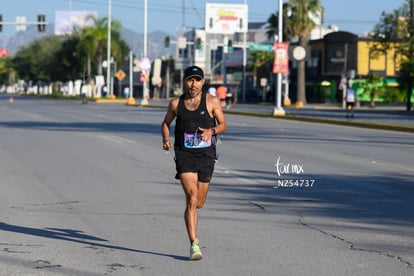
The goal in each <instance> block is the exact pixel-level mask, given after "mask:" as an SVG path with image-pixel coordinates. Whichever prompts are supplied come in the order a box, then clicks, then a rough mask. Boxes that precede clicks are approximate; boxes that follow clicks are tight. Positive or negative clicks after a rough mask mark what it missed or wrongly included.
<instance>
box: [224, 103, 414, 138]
mask: <svg viewBox="0 0 414 276" xmlns="http://www.w3.org/2000/svg"><path fill="white" fill-rule="evenodd" d="M283 109H284V111H285V113H286V115H285V116H284V117H280V118H281V119H291V120H301V121H313V122H320V123H334V124H342V125H350V126H359V127H369V128H377V129H389V130H398V131H405V132H414V111H410V112H408V111H406V107H405V105H399V106H391V105H379V106H377V107H375V108H371V107H368V106H362V107H358V108H355V117H354V118H352V119H349V118H346V111H345V109H343V108H342V107H340V106H338V105H334V104H308V105H305V106H304V107H303V108H295V107H294V106H288V107H283ZM273 110H274V106H273V105H270V104H260V103H259V104H243V103H242V104H238V105H236V106H234V107H233V108H232V109H231V110H229V111H227V112H228V113H242V112H248V113H251V112H253V113H257V114H258V115H265V114H267V115H269V116H272V115H273ZM252 115H253V114H252Z"/></svg>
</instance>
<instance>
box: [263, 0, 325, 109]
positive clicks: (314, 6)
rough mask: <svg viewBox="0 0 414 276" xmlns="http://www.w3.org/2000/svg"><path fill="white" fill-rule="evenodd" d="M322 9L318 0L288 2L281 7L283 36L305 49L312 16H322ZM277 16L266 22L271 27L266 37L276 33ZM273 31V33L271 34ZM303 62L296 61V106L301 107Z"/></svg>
mask: <svg viewBox="0 0 414 276" xmlns="http://www.w3.org/2000/svg"><path fill="white" fill-rule="evenodd" d="M322 14H323V7H322V4H321V2H320V0H289V1H288V2H287V3H285V4H284V5H283V17H284V24H283V25H284V35H285V36H286V37H287V38H288V39H289V41H291V42H297V43H298V45H300V46H303V47H305V48H306V47H307V46H308V44H309V38H310V33H311V31H312V29H313V28H315V25H316V24H315V22H314V21H313V20H312V18H311V16H312V15H319V16H322ZM277 18H278V16H277V15H275V14H272V15H271V16H270V17H269V19H268V22H269V23H270V25H271V28H270V31H269V32H268V33H267V35H268V37H269V38H270V37H273V36H274V34H275V33H276V31H275V30H277V29H278V27H277V20H276V19H277ZM272 30H273V32H272ZM305 65H306V64H305V60H302V61H298V82H297V83H298V85H297V101H296V106H297V107H301V106H303V104H305V103H306V67H305Z"/></svg>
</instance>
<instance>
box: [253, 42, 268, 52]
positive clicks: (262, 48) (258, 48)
mask: <svg viewBox="0 0 414 276" xmlns="http://www.w3.org/2000/svg"><path fill="white" fill-rule="evenodd" d="M249 49H250V50H254V51H266V52H273V45H271V44H255V43H252V44H250V46H249Z"/></svg>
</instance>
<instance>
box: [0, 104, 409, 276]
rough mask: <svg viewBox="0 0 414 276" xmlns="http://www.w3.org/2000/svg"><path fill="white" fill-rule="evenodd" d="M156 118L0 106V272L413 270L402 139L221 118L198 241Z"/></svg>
mask: <svg viewBox="0 0 414 276" xmlns="http://www.w3.org/2000/svg"><path fill="white" fill-rule="evenodd" d="M164 112H165V110H163V109H151V108H144V107H136V106H125V105H124V104H119V103H105V104H99V103H89V104H87V105H82V104H80V102H78V101H59V100H44V99H29V98H19V97H16V98H15V101H14V102H13V103H10V102H9V101H8V98H7V97H0V174H1V176H2V177H1V179H0V189H1V193H0V206H1V208H0V237H1V240H0V275H413V274H414V250H413V249H414V239H413V232H414V231H413V230H414V213H413V212H412V210H413V207H414V200H413V199H414V186H413V180H412V179H413V176H414V167H413V164H414V162H413V161H414V156H413V151H412V148H413V144H414V141H413V139H412V138H413V136H412V134H411V133H402V132H393V131H387V130H374V129H363V128H354V127H349V126H339V125H332V124H331V125H328V124H319V123H307V122H300V121H290V120H275V119H273V118H262V117H253V116H251V117H250V116H239V115H234V114H227V115H226V116H227V119H228V123H229V130H228V131H227V132H226V133H225V134H223V135H221V139H220V143H219V145H218V150H219V153H220V157H219V162H218V163H217V166H216V171H215V174H214V178H213V182H212V185H211V188H210V191H209V195H208V198H207V203H206V205H205V208H204V209H203V210H201V211H200V213H199V217H200V222H199V239H200V245H201V248H202V251H203V255H204V258H203V260H201V261H198V262H190V261H187V256H188V249H189V244H188V241H187V236H186V233H185V228H184V221H183V209H184V196H183V192H182V189H181V187H180V185H179V183H178V182H177V181H176V180H174V164H173V153H165V152H163V151H162V150H161V136H160V133H159V132H160V123H161V120H162V118H163V115H164Z"/></svg>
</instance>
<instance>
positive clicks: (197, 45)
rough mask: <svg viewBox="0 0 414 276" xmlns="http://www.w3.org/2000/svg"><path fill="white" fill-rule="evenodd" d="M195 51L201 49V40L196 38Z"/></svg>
mask: <svg viewBox="0 0 414 276" xmlns="http://www.w3.org/2000/svg"><path fill="white" fill-rule="evenodd" d="M196 49H198V50H200V49H201V38H199V37H198V38H197V39H196Z"/></svg>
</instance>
